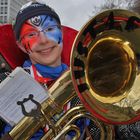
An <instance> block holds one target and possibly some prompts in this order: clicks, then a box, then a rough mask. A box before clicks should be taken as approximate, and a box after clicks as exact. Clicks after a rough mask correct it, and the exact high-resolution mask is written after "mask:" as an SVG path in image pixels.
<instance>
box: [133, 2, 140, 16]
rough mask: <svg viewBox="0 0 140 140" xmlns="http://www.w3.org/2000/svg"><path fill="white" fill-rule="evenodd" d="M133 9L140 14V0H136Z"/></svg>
mask: <svg viewBox="0 0 140 140" xmlns="http://www.w3.org/2000/svg"><path fill="white" fill-rule="evenodd" d="M132 10H133V11H135V12H137V13H139V14H140V1H139V0H135V2H134V6H133V7H132Z"/></svg>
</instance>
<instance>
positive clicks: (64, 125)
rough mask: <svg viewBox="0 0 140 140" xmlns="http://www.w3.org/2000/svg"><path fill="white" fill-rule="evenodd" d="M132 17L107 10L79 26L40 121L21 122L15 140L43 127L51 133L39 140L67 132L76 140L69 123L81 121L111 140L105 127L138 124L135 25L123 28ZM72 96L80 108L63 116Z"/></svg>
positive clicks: (138, 33)
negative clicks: (67, 62) (66, 65)
mask: <svg viewBox="0 0 140 140" xmlns="http://www.w3.org/2000/svg"><path fill="white" fill-rule="evenodd" d="M132 16H135V17H137V18H140V16H139V15H137V14H136V13H133V12H130V11H127V10H109V11H105V12H103V13H100V14H99V15H97V16H95V17H93V18H92V19H91V20H89V22H87V23H86V24H85V25H84V26H83V28H82V29H81V31H80V32H79V33H78V35H77V37H76V39H75V42H74V44H73V49H72V53H71V66H70V70H68V71H67V72H65V73H64V74H63V75H62V76H61V77H60V78H59V79H58V80H57V81H56V82H55V83H54V85H53V86H52V87H51V88H50V89H49V95H50V97H49V98H48V99H47V100H46V101H44V102H43V103H42V104H41V106H42V110H41V116H40V118H39V119H35V118H33V117H25V118H23V120H22V121H21V122H20V123H19V124H17V125H16V126H15V127H14V129H13V130H12V131H11V132H10V135H11V137H12V138H13V139H14V140H28V139H29V138H30V137H31V136H32V135H33V134H34V133H35V132H36V131H37V130H38V129H40V128H41V127H44V126H45V125H46V124H48V125H49V127H50V129H49V131H48V132H47V133H46V134H45V136H44V137H43V138H42V140H46V139H48V140H49V139H60V138H61V137H62V136H64V135H66V133H67V132H68V131H69V130H70V129H72V130H75V131H76V133H77V135H76V137H75V139H78V138H79V130H78V128H77V127H76V126H74V124H73V123H74V121H75V120H76V119H78V118H81V117H86V118H89V119H90V120H92V121H93V122H94V123H95V124H96V125H97V126H98V127H99V128H100V131H101V140H105V139H107V140H112V139H113V137H114V133H113V127H112V125H109V124H107V123H111V124H127V123H130V122H134V121H136V120H138V119H140V112H139V110H140V100H139V99H140V94H139V91H140V86H139V85H140V60H139V57H138V56H140V47H139V45H140V39H139V37H140V28H139V26H140V23H139V21H135V22H134V25H135V26H134V28H133V29H130V30H129V29H126V27H127V24H128V21H129V18H130V17H132ZM77 96H78V97H79V98H80V100H81V102H82V104H83V105H78V106H76V107H74V108H72V109H70V110H69V111H67V112H66V113H63V107H64V105H65V104H66V103H68V102H69V101H71V99H72V98H74V97H77ZM85 108H86V109H85ZM60 114H61V115H60ZM55 115H58V116H59V117H58V118H57V120H54V116H55ZM99 119H100V120H102V121H103V122H101V121H99ZM104 122H105V123H104ZM107 132H108V133H107ZM109 132H110V133H109ZM59 133H60V134H59Z"/></svg>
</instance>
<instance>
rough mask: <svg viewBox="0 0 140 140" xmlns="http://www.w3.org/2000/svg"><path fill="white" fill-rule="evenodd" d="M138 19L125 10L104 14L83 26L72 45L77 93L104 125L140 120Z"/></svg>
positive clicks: (72, 68)
mask: <svg viewBox="0 0 140 140" xmlns="http://www.w3.org/2000/svg"><path fill="white" fill-rule="evenodd" d="M134 17H135V18H134ZM139 18H140V15H138V14H136V13H133V12H131V11H128V10H121V9H115V10H108V11H105V12H103V13H100V14H98V15H97V16H95V17H93V18H91V19H90V20H89V21H88V22H87V23H86V24H85V25H84V26H83V28H82V29H81V30H80V31H79V34H78V35H77V37H76V39H75V42H74V44H73V50H72V53H71V67H70V68H71V72H72V73H71V77H72V80H73V83H74V84H73V85H74V88H75V89H76V93H77V94H78V97H79V98H80V99H81V101H82V103H83V104H84V105H85V107H86V108H87V109H88V110H89V111H90V112H91V113H92V115H93V116H95V117H97V118H100V119H101V120H102V121H104V122H107V123H111V124H127V123H132V122H135V121H137V120H139V119H140V112H139V110H140V100H139V99H140V94H139V91H140V86H139V85H140V47H139V46H140V39H139V37H140V22H139V21H140V20H139V21H138V20H136V19H139ZM133 20H134V21H133ZM132 21H133V22H132ZM130 23H131V24H130Z"/></svg>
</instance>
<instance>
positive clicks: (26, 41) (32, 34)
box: [20, 23, 39, 51]
mask: <svg viewBox="0 0 140 140" xmlns="http://www.w3.org/2000/svg"><path fill="white" fill-rule="evenodd" d="M38 32H39V31H38V30H37V28H35V27H33V26H32V25H30V24H27V23H25V24H23V26H22V29H21V33H20V41H21V43H22V45H23V46H24V47H25V49H26V51H29V50H31V49H32V46H33V45H34V44H35V43H37V42H38V40H39V38H38Z"/></svg>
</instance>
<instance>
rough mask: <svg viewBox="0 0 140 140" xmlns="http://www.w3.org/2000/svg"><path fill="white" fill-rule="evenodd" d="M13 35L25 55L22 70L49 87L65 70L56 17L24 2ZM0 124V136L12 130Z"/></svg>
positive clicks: (38, 5) (46, 9) (42, 6)
mask: <svg viewBox="0 0 140 140" xmlns="http://www.w3.org/2000/svg"><path fill="white" fill-rule="evenodd" d="M14 32H15V36H16V40H17V44H18V46H19V48H20V49H21V50H22V51H23V52H24V53H27V54H28V56H29V59H28V60H26V61H25V62H24V64H23V68H24V69H25V70H26V71H27V72H29V73H30V74H31V76H32V77H34V79H35V80H37V81H38V82H39V83H40V84H43V85H44V86H45V87H47V88H49V86H50V85H52V84H53V82H54V81H56V79H57V78H58V77H60V76H61V75H62V73H64V72H65V71H66V70H67V69H68V66H67V65H66V64H64V63H62V61H61V53H62V49H63V37H62V29H61V22H60V18H59V16H58V15H57V13H56V12H55V11H54V10H53V9H52V8H51V7H49V6H47V5H46V4H45V3H40V2H28V3H27V4H25V5H24V6H22V8H21V9H20V11H19V12H18V14H17V17H16V22H15V25H14ZM68 106H69V107H67V109H69V108H70V107H71V102H70V103H69V105H68ZM65 111H66V110H65ZM85 121H86V120H85V119H81V120H80V121H77V123H76V124H77V126H79V127H80V131H81V133H82V132H83V129H84V125H87V124H88V121H86V123H85ZM2 124H3V129H2V130H1V136H2V135H4V134H5V133H7V132H9V131H10V130H11V129H12V128H11V126H9V125H8V124H4V123H2ZM46 129H48V128H42V129H40V130H39V131H38V132H37V133H35V134H34V136H33V137H32V138H31V140H37V139H41V137H42V136H43V135H44V133H45V132H46V131H47V130H46ZM73 136H74V133H73V132H71V133H69V138H70V139H71V138H72V137H73Z"/></svg>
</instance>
